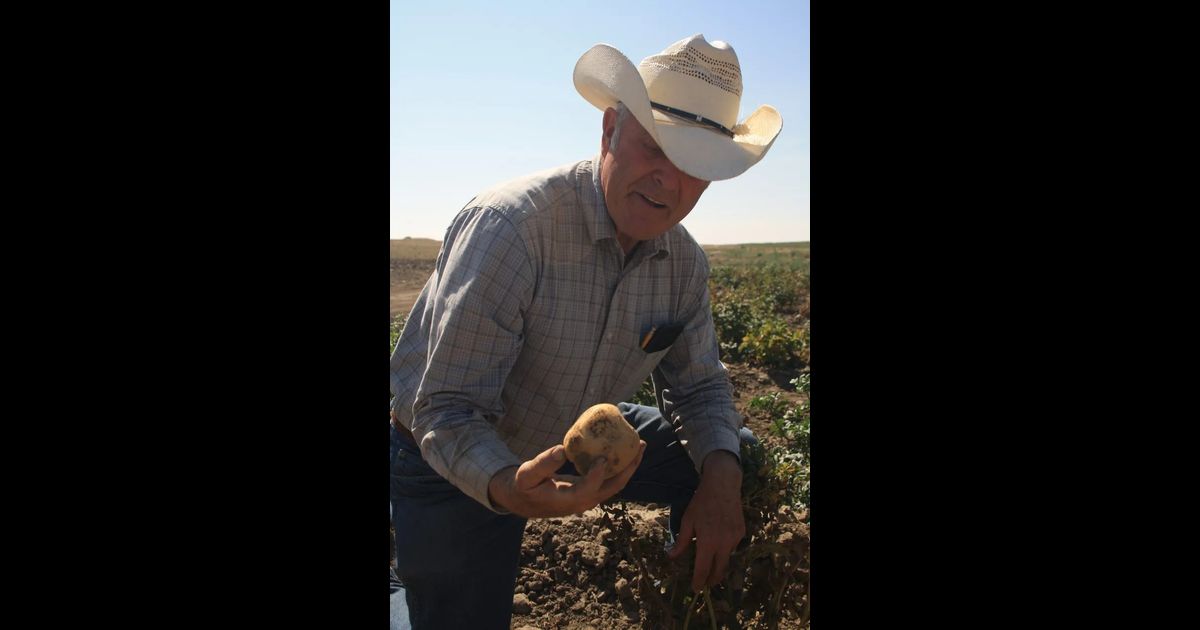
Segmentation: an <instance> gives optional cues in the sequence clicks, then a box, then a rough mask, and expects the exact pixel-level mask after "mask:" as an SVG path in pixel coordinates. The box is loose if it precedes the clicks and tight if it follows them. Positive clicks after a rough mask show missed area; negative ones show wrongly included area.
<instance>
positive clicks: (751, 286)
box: [709, 257, 809, 368]
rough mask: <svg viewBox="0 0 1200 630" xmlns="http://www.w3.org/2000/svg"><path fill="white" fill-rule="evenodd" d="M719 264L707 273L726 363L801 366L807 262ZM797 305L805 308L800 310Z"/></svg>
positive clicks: (804, 349) (804, 358)
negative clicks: (799, 322)
mask: <svg viewBox="0 0 1200 630" xmlns="http://www.w3.org/2000/svg"><path fill="white" fill-rule="evenodd" d="M803 260H804V262H805V264H804V265H803V266H802V267H796V266H788V265H782V264H777V263H774V262H772V263H768V264H765V265H761V266H753V265H750V266H740V267H733V266H720V267H715V268H713V269H712V271H711V273H710V274H709V293H710V295H711V296H712V312H713V324H714V326H715V327H716V331H717V339H718V342H719V344H720V348H721V357H722V358H723V359H724V360H727V361H735V362H736V361H745V362H748V363H751V364H754V365H758V366H760V367H766V368H788V367H793V366H795V365H797V364H798V363H804V364H807V356H808V353H807V345H808V344H807V330H808V322H807V320H806V319H805V320H804V323H803V325H802V326H799V327H797V326H796V325H794V324H792V323H791V322H792V321H793V320H795V319H797V316H800V317H803V316H804V315H806V314H807V303H806V300H807V296H808V287H809V279H808V266H807V260H808V259H807V257H806V258H804V259H803ZM802 305H803V306H804V307H805V308H803V309H802V308H801V307H802Z"/></svg>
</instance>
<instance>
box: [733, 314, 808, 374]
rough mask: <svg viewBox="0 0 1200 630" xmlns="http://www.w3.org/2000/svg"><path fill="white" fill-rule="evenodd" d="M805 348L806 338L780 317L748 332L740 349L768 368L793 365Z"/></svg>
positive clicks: (739, 346) (749, 357)
mask: <svg viewBox="0 0 1200 630" xmlns="http://www.w3.org/2000/svg"><path fill="white" fill-rule="evenodd" d="M803 349H804V338H803V337H802V336H801V334H800V332H799V331H797V330H795V329H794V328H792V327H791V326H789V325H788V324H787V322H786V321H784V320H783V319H782V318H779V317H772V318H770V319H767V320H766V321H764V322H762V323H761V324H760V325H759V326H758V327H757V328H755V329H754V330H751V331H750V332H748V333H746V336H745V337H743V338H742V343H741V344H740V345H738V351H739V352H740V353H741V354H742V356H744V357H745V358H746V359H747V360H749V361H751V362H753V363H756V364H758V365H761V366H763V367H768V368H786V367H791V366H793V365H795V364H796V363H797V361H798V360H799V355H800V352H801V351H802V350H803Z"/></svg>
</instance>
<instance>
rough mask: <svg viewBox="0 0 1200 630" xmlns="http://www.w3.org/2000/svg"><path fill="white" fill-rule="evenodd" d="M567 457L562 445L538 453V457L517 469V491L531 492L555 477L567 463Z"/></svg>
mask: <svg viewBox="0 0 1200 630" xmlns="http://www.w3.org/2000/svg"><path fill="white" fill-rule="evenodd" d="M566 457H567V456H566V453H565V452H564V450H563V447H562V445H561V444H555V445H554V446H552V447H550V448H548V449H546V450H544V451H542V452H541V453H538V455H537V457H534V458H533V459H531V460H529V461H527V462H525V463H524V464H521V467H520V468H519V469H517V479H516V483H517V489H519V490H529V489H530V488H533V487H534V486H536V485H538V484H540V483H542V482H543V481H545V480H546V479H549V478H550V477H553V476H554V473H555V472H557V471H558V469H559V468H561V467H562V464H563V462H564V461H566Z"/></svg>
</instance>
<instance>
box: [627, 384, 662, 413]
mask: <svg viewBox="0 0 1200 630" xmlns="http://www.w3.org/2000/svg"><path fill="white" fill-rule="evenodd" d="M629 402H631V403H633V404H635V405H646V406H647V407H657V406H658V399H657V398H656V397H655V396H654V381H653V380H651V379H650V377H646V380H645V381H643V382H642V388H641V389H639V390H638V391H637V393H635V394H634V395H633V397H632V398H630V399H629Z"/></svg>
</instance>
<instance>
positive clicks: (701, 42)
mask: <svg viewBox="0 0 1200 630" xmlns="http://www.w3.org/2000/svg"><path fill="white" fill-rule="evenodd" d="M575 89H576V90H579V93H580V94H581V95H582V96H583V98H584V99H586V100H587V102H589V103H591V104H592V105H595V106H596V107H598V108H599V109H600V110H601V111H603V110H605V109H608V108H610V107H614V108H615V107H616V105H617V101H620V102H622V103H625V106H626V107H628V108H629V111H630V112H631V113H632V114H633V116H634V118H637V120H638V122H639V123H641V124H642V127H644V128H645V129H646V131H647V132H649V133H650V135H651V136H653V137H654V140H655V141H656V142H658V146H660V147H662V150H663V152H664V153H666V155H667V157H668V158H669V159H670V160H671V162H672V163H673V164H675V166H677V167H678V168H679V170H681V171H683V172H685V173H687V174H688V175H691V176H692V177H696V178H699V179H703V180H707V181H715V180H719V179H729V178H731V177H736V176H738V175H741V174H742V173H744V172H745V171H746V169H748V168H750V167H751V166H754V164H755V163H757V162H758V161H759V160H761V159H762V158H763V156H764V155H766V154H767V150H768V149H770V148H771V144H772V143H774V142H775V137H776V136H778V135H779V130H780V129H782V128H783V118H782V117H781V116H780V115H779V112H778V111H776V109H775V108H774V107H771V106H770V105H762V106H760V107H759V108H758V109H756V110H754V113H753V114H750V116H749V117H748V118H746V119H745V120H743V121H742V122H740V123H739V122H738V121H737V116H738V108H739V106H740V105H741V99H742V71H741V67H740V66H739V65H738V59H737V53H735V52H733V48H732V47H731V46H730V45H729V44H727V43H725V42H721V41H714V42H712V43H709V42H708V41H706V40H705V39H704V35H693V36H691V37H688V38H685V39H681V40H679V41H677V42H675V43H674V44H671V45H670V46H667V48H666V50H664V51H662V52H661V53H659V54H657V55H652V56H650V57H646V58H645V59H643V60H642V63H641V64H639V65H638V66H637V67H636V68H635V67H634V65H633V63H632V62H631V61H629V59H628V58H627V57H625V55H623V54H621V51H619V50H617V49H616V48H613V47H612V46H609V45H608V44H596V45H595V46H593V47H592V48H591V49H589V50H588V51H587V52H585V53H583V56H582V57H580V58H579V61H578V62H577V63H576V64H575Z"/></svg>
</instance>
